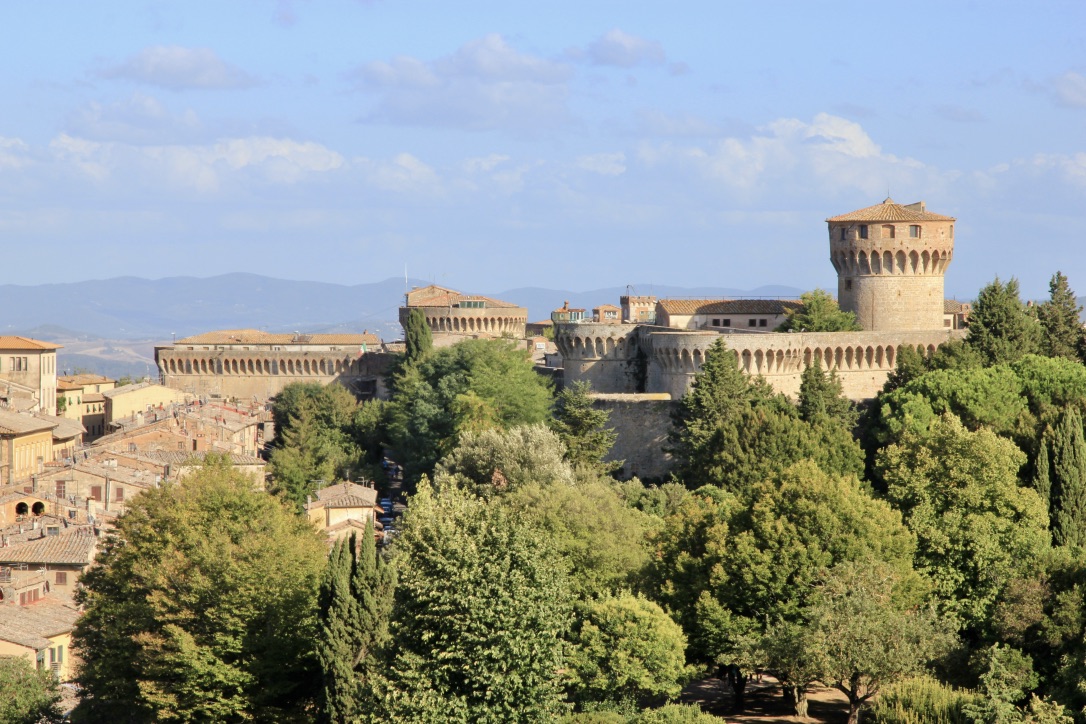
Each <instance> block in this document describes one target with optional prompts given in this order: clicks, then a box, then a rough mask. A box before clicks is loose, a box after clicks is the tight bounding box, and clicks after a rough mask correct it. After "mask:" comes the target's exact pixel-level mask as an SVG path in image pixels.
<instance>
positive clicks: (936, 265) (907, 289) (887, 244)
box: [826, 199, 955, 331]
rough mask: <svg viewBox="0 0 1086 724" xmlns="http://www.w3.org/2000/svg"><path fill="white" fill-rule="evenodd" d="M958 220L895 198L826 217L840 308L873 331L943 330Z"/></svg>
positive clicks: (862, 325) (921, 203)
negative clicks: (945, 288) (945, 281)
mask: <svg viewBox="0 0 1086 724" xmlns="http://www.w3.org/2000/svg"><path fill="white" fill-rule="evenodd" d="M954 221H955V220H954V219H953V218H951V217H949V216H941V215H940V214H933V213H931V212H929V211H927V210H926V209H925V208H924V202H923V201H920V202H917V203H915V204H909V205H907V206H903V205H901V204H895V203H894V201H893V199H886V200H885V201H883V202H882V203H881V204H876V205H875V206H869V207H867V208H866V209H860V210H859V211H853V212H851V213H848V214H842V215H840V216H834V217H832V218H829V219H826V223H827V224H829V231H830V260H831V261H832V262H833V268H834V269H836V270H837V301H838V304H840V306H841V309H843V310H845V311H847V312H855V314H856V321H858V322H859V324H860V326H861V327H862V328H863V329H866V330H871V331H913V330H935V329H943V326H944V324H943V300H944V296H943V274H944V273H945V272H946V268H947V265H948V264H950V259H951V258H952V257H953V255H954Z"/></svg>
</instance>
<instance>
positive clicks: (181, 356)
mask: <svg viewBox="0 0 1086 724" xmlns="http://www.w3.org/2000/svg"><path fill="white" fill-rule="evenodd" d="M155 362H156V363H157V365H158V369H159V373H160V375H161V377H162V384H164V385H165V386H167V387H170V388H172V389H174V390H179V391H181V392H184V393H187V394H189V395H192V396H195V397H200V398H204V397H206V398H217V399H235V400H252V399H256V400H261V401H263V400H268V399H270V398H272V397H274V396H275V395H277V394H278V393H279V392H280V391H281V390H282V389H283V388H284V387H286V386H287V385H288V384H290V383H292V382H315V383H318V384H322V385H327V384H332V383H333V382H334V383H337V384H340V385H343V386H344V387H346V388H347V389H348V390H350V391H351V392H353V393H354V394H355V395H356V396H358V397H360V398H366V399H371V398H375V397H379V398H386V397H387V396H388V390H387V389H386V388H385V386H384V374H385V372H386V371H387V370H388V368H389V365H390V364H391V362H392V355H391V354H390V353H389V351H388V349H387V348H386V345H384V344H382V342H381V340H380V338H378V337H377V336H376V335H372V334H302V333H297V332H296V333H294V334H272V333H269V332H261V331H260V330H256V329H227V330H220V331H216V332H206V333H204V334H197V335H194V336H192V337H185V338H184V339H180V340H177V341H176V342H174V343H172V344H168V345H165V344H164V345H158V346H156V347H155Z"/></svg>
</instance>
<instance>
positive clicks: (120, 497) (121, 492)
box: [115, 488, 124, 503]
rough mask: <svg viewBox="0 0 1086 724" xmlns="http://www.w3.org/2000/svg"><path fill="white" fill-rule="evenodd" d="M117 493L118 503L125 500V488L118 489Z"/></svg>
mask: <svg viewBox="0 0 1086 724" xmlns="http://www.w3.org/2000/svg"><path fill="white" fill-rule="evenodd" d="M115 492H116V494H117V497H116V500H117V502H118V503H119V502H121V501H122V500H124V488H117V490H116V491H115Z"/></svg>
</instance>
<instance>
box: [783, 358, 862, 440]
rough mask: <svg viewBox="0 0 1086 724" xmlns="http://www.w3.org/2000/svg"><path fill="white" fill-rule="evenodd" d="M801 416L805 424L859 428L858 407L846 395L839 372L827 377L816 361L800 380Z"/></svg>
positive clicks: (832, 372) (828, 374)
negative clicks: (824, 423)
mask: <svg viewBox="0 0 1086 724" xmlns="http://www.w3.org/2000/svg"><path fill="white" fill-rule="evenodd" d="M797 402H798V408H799V416H800V419H802V420H803V421H804V422H809V423H818V422H832V423H836V424H838V425H841V426H842V427H843V428H844V429H846V430H851V429H852V428H853V427H854V426H855V425H856V418H857V413H856V405H854V404H853V403H852V401H851V400H849V399H848V398H847V397H845V395H844V391H843V388H842V387H841V380H840V378H839V377H838V376H837V372H836V371H834V370H830V371H829V373H827V372H826V371H825V370H823V369H822V363H821V361H819V360H817V359H816V360H815V361H814V363H813V364H810V365H807V367H806V368H805V369H804V370H803V374H802V375H801V376H800V384H799V399H798V401H797Z"/></svg>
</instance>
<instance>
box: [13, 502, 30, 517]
mask: <svg viewBox="0 0 1086 724" xmlns="http://www.w3.org/2000/svg"><path fill="white" fill-rule="evenodd" d="M29 512H30V507H29V506H28V505H27V504H26V503H16V504H15V515H26V514H27V513H29Z"/></svg>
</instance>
